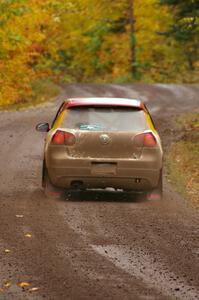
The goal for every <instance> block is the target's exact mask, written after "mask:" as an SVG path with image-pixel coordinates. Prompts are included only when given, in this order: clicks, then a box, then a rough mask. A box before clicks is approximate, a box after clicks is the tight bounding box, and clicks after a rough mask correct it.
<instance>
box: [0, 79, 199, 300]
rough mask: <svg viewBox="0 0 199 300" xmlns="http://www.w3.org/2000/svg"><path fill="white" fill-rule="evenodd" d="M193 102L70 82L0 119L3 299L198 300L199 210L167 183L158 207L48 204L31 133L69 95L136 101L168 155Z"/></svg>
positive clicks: (126, 197)
mask: <svg viewBox="0 0 199 300" xmlns="http://www.w3.org/2000/svg"><path fill="white" fill-rule="evenodd" d="M198 95H199V86H189V85H187V86H186V85H184V86H176V85H162V84H156V85H143V84H135V85H124V86H119V85H89V84H88V85H75V84H74V85H69V86H66V87H64V89H63V92H62V93H61V95H60V96H59V97H58V98H57V99H56V100H55V101H54V102H50V103H47V104H45V105H43V106H40V107H37V108H31V109H27V110H23V111H17V112H0V137H1V145H0V299H3V300H4V299H5V300H10V299H17V300H18V299H19V300H21V299H36V300H39V299H49V300H50V299H52V300H54V299H58V300H62V299H63V300H67V299H92V300H94V299H99V300H102V299H114V300H117V299H118V300H125V299H135V300H139V299H143V300H144V299H147V300H149V299H158V300H162V299H186V300H187V299H199V212H198V211H196V209H195V208H194V207H192V206H191V205H190V204H189V202H188V201H186V200H184V199H183V198H182V197H180V196H179V195H178V194H177V193H176V192H175V191H174V189H173V187H171V186H170V185H169V183H168V182H167V180H166V179H164V199H163V200H162V201H161V202H160V201H158V200H152V201H148V202H143V201H141V200H138V199H136V197H135V196H133V195H131V194H128V193H127V194H124V193H122V192H114V191H111V190H108V191H90V192H81V193H78V192H76V193H72V194H71V195H70V197H69V199H67V201H60V200H48V199H46V198H45V196H44V195H43V191H42V189H41V165H42V155H43V140H44V136H45V135H44V134H40V133H38V132H36V131H35V125H36V124H37V123H38V122H40V121H49V122H51V121H52V118H53V116H54V114H55V111H56V110H57V108H58V106H59V104H60V103H61V101H62V100H63V99H64V98H66V97H67V96H68V97H76V96H109V97H111V96H116V97H133V98H141V99H142V100H144V101H146V103H147V104H148V107H149V108H150V110H151V111H152V113H153V115H154V116H155V122H156V124H157V127H158V130H159V131H160V134H161V137H162V140H163V144H164V147H167V146H168V144H169V143H170V142H172V141H173V140H174V139H175V138H176V132H175V130H173V128H172V120H173V119H174V118H175V117H176V116H177V115H179V114H181V113H184V112H188V111H194V109H196V108H198V107H199V96H198ZM20 283H27V284H26V285H27V286H20ZM28 284H29V285H28ZM22 285H25V284H22ZM32 288H33V290H31V289H32ZM34 288H38V289H34Z"/></svg>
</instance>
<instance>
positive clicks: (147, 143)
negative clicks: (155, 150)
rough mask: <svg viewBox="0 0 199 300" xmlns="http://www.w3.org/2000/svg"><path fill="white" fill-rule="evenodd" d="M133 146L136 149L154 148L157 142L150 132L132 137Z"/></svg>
mask: <svg viewBox="0 0 199 300" xmlns="http://www.w3.org/2000/svg"><path fill="white" fill-rule="evenodd" d="M134 145H135V146H137V147H154V146H156V145H157V141H156V138H155V136H154V135H153V133H152V132H146V133H141V134H138V135H136V136H135V137H134Z"/></svg>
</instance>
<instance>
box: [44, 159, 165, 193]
mask: <svg viewBox="0 0 199 300" xmlns="http://www.w3.org/2000/svg"><path fill="white" fill-rule="evenodd" d="M101 163H102V164H104V166H102V168H101V166H100V168H99V167H98V164H99V160H93V159H89V158H87V159H77V158H75V159H74V158H72V159H65V160H62V159H61V160H59V159H57V158H56V159H53V160H52V159H50V160H47V163H46V165H47V169H48V174H49V176H50V179H51V181H52V183H53V184H54V185H55V186H58V187H65V188H71V187H72V186H73V185H74V183H75V182H76V183H77V182H78V183H80V185H81V186H82V187H84V188H106V187H113V188H117V189H125V190H136V191H141V190H146V189H151V188H155V187H157V185H158V180H159V176H160V170H161V169H162V163H161V160H148V161H147V160H146V159H145V160H134V159H123V160H122V159H120V160H110V159H103V162H102V160H100V165H101ZM96 166H97V167H96Z"/></svg>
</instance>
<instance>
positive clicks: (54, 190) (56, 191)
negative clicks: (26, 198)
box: [42, 163, 66, 199]
mask: <svg viewBox="0 0 199 300" xmlns="http://www.w3.org/2000/svg"><path fill="white" fill-rule="evenodd" d="M42 187H43V189H44V194H45V196H46V197H47V198H51V199H64V196H65V194H66V190H65V189H63V188H58V187H56V186H54V185H53V184H52V182H51V180H50V177H49V175H48V171H47V169H46V166H45V163H44V165H43V174H42Z"/></svg>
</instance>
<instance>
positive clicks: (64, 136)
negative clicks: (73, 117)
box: [51, 130, 76, 146]
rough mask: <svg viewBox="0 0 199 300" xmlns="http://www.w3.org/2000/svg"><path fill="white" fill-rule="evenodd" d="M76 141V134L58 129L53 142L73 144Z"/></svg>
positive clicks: (55, 143)
mask: <svg viewBox="0 0 199 300" xmlns="http://www.w3.org/2000/svg"><path fill="white" fill-rule="evenodd" d="M75 142H76V138H75V136H74V134H72V133H71V132H66V131H62V130H57V131H56V133H55V134H54V135H53V137H52V141H51V144H54V145H66V146H73V145H74V144H75Z"/></svg>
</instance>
